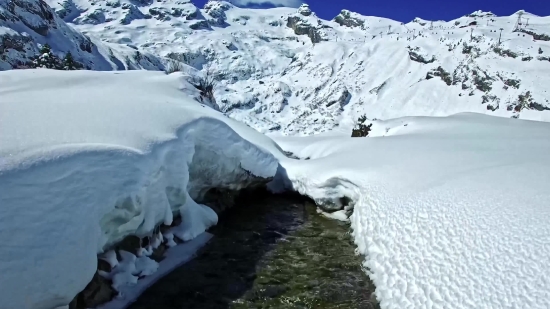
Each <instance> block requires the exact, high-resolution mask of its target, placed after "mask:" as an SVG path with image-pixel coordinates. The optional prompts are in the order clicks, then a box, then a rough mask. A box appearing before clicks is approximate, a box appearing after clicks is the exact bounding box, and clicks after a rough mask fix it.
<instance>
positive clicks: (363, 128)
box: [351, 115, 372, 137]
mask: <svg viewBox="0 0 550 309" xmlns="http://www.w3.org/2000/svg"><path fill="white" fill-rule="evenodd" d="M365 121H367V116H366V115H363V116H361V117H359V119H357V122H356V123H355V126H354V128H353V130H352V131H351V137H366V136H368V135H369V133H370V131H371V130H372V123H371V124H369V125H366V124H365Z"/></svg>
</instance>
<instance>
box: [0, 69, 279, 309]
mask: <svg viewBox="0 0 550 309" xmlns="http://www.w3.org/2000/svg"><path fill="white" fill-rule="evenodd" d="M193 91H195V92H196V90H195V89H194V88H192V86H190V85H189V84H187V83H186V82H185V80H184V78H183V77H182V75H180V74H173V75H169V76H167V75H164V74H163V73H160V72H147V71H139V72H138V71H135V72H124V73H113V72H91V71H72V72H62V71H51V70H43V69H39V70H18V71H7V72H0V96H1V97H2V100H1V101H0V132H8V134H1V135H0V145H1V146H0V158H2V160H1V161H0V205H2V207H0V237H1V238H2V239H3V241H2V244H0V260H1V261H2V262H1V263H0V273H2V282H9V284H7V285H3V286H5V287H3V288H2V291H1V292H0V298H2V299H3V305H5V306H6V307H7V308H33V309H34V308H45V309H46V308H47V309H50V308H53V307H56V306H62V305H66V304H67V303H69V302H70V301H71V300H72V298H73V297H74V296H75V295H76V294H77V293H78V292H80V291H81V290H82V289H83V288H84V287H85V286H86V285H87V283H88V282H89V281H90V280H91V278H92V276H93V274H94V273H95V271H96V263H97V260H96V256H97V254H99V253H102V252H103V251H104V250H108V249H110V248H109V247H110V246H111V245H113V244H114V243H116V242H118V241H120V240H122V239H123V238H124V237H125V236H128V235H136V236H139V237H149V236H151V235H152V232H153V230H154V229H155V227H156V226H157V225H159V224H162V223H165V224H170V223H171V222H172V219H173V214H174V213H176V214H177V213H179V214H181V215H182V216H183V222H182V225H180V226H177V227H174V228H173V231H172V235H170V234H169V235H164V236H165V237H166V240H167V241H170V240H171V242H173V236H174V235H175V236H176V237H181V239H182V240H185V241H187V240H190V239H193V238H195V237H198V236H200V235H201V233H202V232H204V230H205V229H206V228H208V227H209V226H211V225H213V224H215V223H216V222H217V217H216V215H215V213H214V212H213V211H212V210H210V209H207V208H206V207H205V206H203V205H200V204H198V203H196V202H195V201H196V200H200V198H202V195H203V194H204V193H205V192H206V191H207V190H208V188H214V187H219V188H230V189H240V188H242V187H245V186H247V185H249V184H250V183H252V182H254V181H257V180H255V178H254V177H262V178H269V177H272V176H274V175H275V173H276V170H277V167H278V161H277V160H276V159H275V158H274V157H273V155H271V154H270V153H269V152H267V151H266V150H264V148H263V147H261V146H256V145H255V144H252V143H251V142H249V141H248V140H246V139H244V138H248V139H251V140H254V141H255V143H257V144H258V145H265V146H267V147H275V146H272V142H271V141H270V140H269V139H268V138H266V137H264V136H262V135H261V134H259V133H257V132H255V131H254V130H252V129H250V128H248V127H247V126H245V125H243V124H239V123H237V122H235V121H233V120H231V119H229V118H227V117H226V116H224V115H222V114H220V113H218V112H215V111H214V110H212V109H210V108H208V107H206V106H204V105H201V104H199V103H198V102H196V101H195V100H193V98H192V96H191V95H192V92H193ZM243 137H244V138H243ZM213 162H215V164H213ZM204 170H207V171H208V173H203V172H202V171H204ZM252 175H255V176H252ZM157 237H158V236H157ZM171 237H172V238H171ZM106 258H107V259H108V260H110V262H111V264H114V261H113V260H112V256H110V257H109V254H107V255H106ZM140 258H141V257H140ZM119 262H120V261H119ZM120 263H121V264H120V265H118V266H117V267H122V265H124V263H123V262H120ZM125 274H128V272H125ZM37 278H40V280H37ZM120 279H121V280H122V281H126V282H133V280H134V279H133V278H131V276H128V275H125V276H122V275H121V278H120Z"/></svg>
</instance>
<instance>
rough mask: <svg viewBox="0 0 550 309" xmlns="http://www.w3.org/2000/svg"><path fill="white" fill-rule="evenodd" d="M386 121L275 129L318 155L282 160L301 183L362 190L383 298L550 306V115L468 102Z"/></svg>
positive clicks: (358, 207) (288, 145)
mask: <svg viewBox="0 0 550 309" xmlns="http://www.w3.org/2000/svg"><path fill="white" fill-rule="evenodd" d="M376 126H378V127H379V128H383V129H382V130H381V129H376ZM375 129H376V130H373V137H370V138H349V137H344V136H341V135H340V136H338V134H336V133H335V134H334V135H333V136H330V135H326V136H314V137H302V138H297V137H282V136H278V137H275V140H276V141H277V142H278V143H279V145H281V146H282V147H283V149H285V150H287V151H291V152H293V153H294V155H296V156H298V157H301V158H306V157H309V158H310V160H287V161H286V162H283V163H282V165H283V167H284V168H285V169H286V173H287V175H288V178H289V180H290V181H291V183H292V186H293V188H294V189H295V190H297V191H299V192H301V193H302V194H307V195H309V196H311V197H312V198H314V199H316V200H323V199H327V198H329V199H333V200H334V201H335V202H336V201H337V200H338V199H339V198H341V197H344V196H346V197H348V198H350V199H351V200H353V202H354V203H353V205H354V212H353V215H352V216H351V217H350V221H351V224H352V229H353V236H354V238H355V242H356V244H357V246H358V251H359V252H361V253H363V254H365V255H366V256H365V262H364V266H365V267H366V268H367V269H368V273H369V275H370V277H371V278H372V280H373V281H374V284H375V286H376V297H377V299H378V300H379V301H380V302H381V307H382V308H384V309H388V308H548V307H549V306H550V300H549V298H548V291H549V290H550V267H549V266H548V265H550V207H549V204H548V201H549V200H550V192H549V191H548V187H549V185H550V178H549V177H548V175H549V173H550V165H549V164H548V159H547V154H548V153H549V151H550V140H549V139H548V134H550V124H548V123H541V122H532V121H523V120H516V119H505V118H497V117H489V116H484V115H479V114H469V113H468V114H458V115H454V116H451V117H444V118H430V117H406V118H401V119H394V120H390V121H386V122H379V123H377V124H375ZM348 133H349V132H348ZM348 136H349V135H348Z"/></svg>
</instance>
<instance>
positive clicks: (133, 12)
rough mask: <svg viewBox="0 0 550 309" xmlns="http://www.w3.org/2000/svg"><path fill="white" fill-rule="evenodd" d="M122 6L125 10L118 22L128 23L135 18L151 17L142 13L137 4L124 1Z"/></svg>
mask: <svg viewBox="0 0 550 309" xmlns="http://www.w3.org/2000/svg"><path fill="white" fill-rule="evenodd" d="M122 8H123V9H124V10H125V11H124V15H123V17H122V19H121V20H120V23H121V24H123V25H128V24H129V23H131V22H132V20H136V19H149V18H151V16H150V15H146V14H143V13H142V12H141V11H140V10H139V9H138V8H137V6H135V5H133V4H128V3H125V4H124V5H122Z"/></svg>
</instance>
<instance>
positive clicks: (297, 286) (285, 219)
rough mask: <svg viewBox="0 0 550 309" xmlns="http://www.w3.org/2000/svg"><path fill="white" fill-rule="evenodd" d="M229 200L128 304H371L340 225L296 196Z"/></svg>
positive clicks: (141, 308)
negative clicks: (202, 237) (185, 257)
mask: <svg viewBox="0 0 550 309" xmlns="http://www.w3.org/2000/svg"><path fill="white" fill-rule="evenodd" d="M237 205H239V206H235V207H234V208H232V209H230V210H227V211H225V212H224V213H223V214H222V215H221V216H220V220H219V224H218V225H217V226H216V227H214V228H212V229H211V230H210V231H209V232H211V233H212V234H214V235H215V236H214V237H213V238H212V240H210V242H209V243H208V244H207V245H206V246H205V247H204V248H202V249H201V250H200V251H199V252H198V254H197V257H196V258H195V259H194V260H192V261H190V262H189V263H187V264H185V265H183V266H182V267H180V268H178V269H176V270H174V271H173V272H171V273H170V274H169V275H167V276H166V277H164V278H162V279H160V280H159V281H158V282H157V283H156V284H154V285H153V286H151V287H150V288H149V289H148V290H147V291H146V292H145V293H143V294H142V295H141V296H140V297H139V299H138V300H137V301H136V302H135V303H134V304H132V305H131V306H130V307H129V308H130V309H146V308H147V309H153V308H154V309H158V308H163V309H172V308H173V309H176V308H178V309H184V308H189V309H192V308H201V309H214V308H215V309H218V308H219V309H222V308H235V309H245V308H320V309H325V308H327V309H328V308H354V309H355V308H357V309H360V308H378V305H377V304H376V302H375V300H374V297H373V296H371V294H372V292H373V291H374V285H373V284H372V283H371V282H370V280H369V278H368V277H367V276H366V274H365V272H364V270H363V269H362V268H361V262H362V259H363V257H361V256H358V255H356V254H355V246H354V244H353V242H352V239H351V235H350V234H349V225H348V224H346V223H344V222H339V221H336V220H332V219H328V218H325V217H324V216H322V215H320V214H318V213H317V211H316V207H315V205H314V204H313V203H312V202H311V201H309V200H307V199H305V198H303V197H300V196H296V195H268V194H265V193H262V192H250V193H247V194H244V195H243V197H241V198H240V199H239V201H238V203H237Z"/></svg>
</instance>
